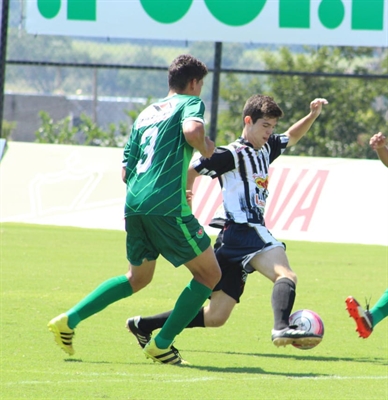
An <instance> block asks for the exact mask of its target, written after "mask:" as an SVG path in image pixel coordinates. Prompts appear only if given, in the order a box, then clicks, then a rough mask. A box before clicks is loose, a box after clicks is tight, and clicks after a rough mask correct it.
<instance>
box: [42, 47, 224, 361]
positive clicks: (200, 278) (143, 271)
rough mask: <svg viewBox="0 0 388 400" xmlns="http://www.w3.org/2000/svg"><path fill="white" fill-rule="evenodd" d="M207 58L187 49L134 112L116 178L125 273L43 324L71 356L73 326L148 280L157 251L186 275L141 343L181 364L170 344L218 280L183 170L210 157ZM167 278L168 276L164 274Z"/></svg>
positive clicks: (153, 354) (155, 356)
mask: <svg viewBox="0 0 388 400" xmlns="http://www.w3.org/2000/svg"><path fill="white" fill-rule="evenodd" d="M207 72H208V71H207V68H206V66H205V64H203V63H202V62H201V61H199V60H197V59H196V58H194V57H192V56H191V55H187V54H184V55H181V56H179V57H177V58H176V59H175V60H174V61H173V62H172V64H171V65H170V67H169V75H168V83H169V93H168V95H167V97H166V98H164V99H162V100H160V101H157V102H155V103H154V104H152V105H150V106H149V107H147V108H146V109H145V110H144V111H142V112H141V113H140V115H139V116H138V118H137V119H136V121H135V122H134V125H133V128H132V131H131V134H130V137H129V141H128V143H127V145H126V146H125V149H124V159H123V170H122V178H123V181H124V182H125V183H126V184H127V196H126V201H125V230H126V232H127V239H126V246H127V259H128V261H129V271H128V273H126V274H125V275H121V276H117V277H114V278H112V279H109V280H107V281H105V282H103V283H102V284H101V285H100V286H98V287H97V288H96V289H95V290H94V291H93V292H91V293H90V294H89V295H88V296H87V297H85V298H84V299H83V300H81V301H80V302H79V303H78V304H76V305H75V306H74V307H73V308H71V309H70V310H68V311H67V312H66V313H63V314H60V315H59V316H58V317H56V318H54V319H52V320H51V321H50V322H49V324H48V327H49V329H50V331H52V332H53V333H54V338H55V341H56V342H57V344H58V345H59V346H60V347H61V348H62V349H63V350H64V351H65V352H66V353H68V354H70V355H72V354H74V349H73V346H72V339H73V335H74V328H75V327H76V326H77V325H78V324H79V323H80V322H81V321H82V320H84V319H86V318H88V317H90V316H91V315H93V314H95V313H97V312H99V311H101V310H102V309H104V308H105V307H107V306H108V305H109V304H112V303H114V302H116V301H118V300H120V299H122V298H125V297H129V296H131V295H132V294H134V293H136V292H138V291H139V290H141V289H143V288H144V287H145V286H147V285H148V284H149V283H150V282H151V280H152V277H153V274H154V271H155V266H156V259H157V258H158V257H159V255H163V256H164V258H166V259H167V260H168V261H170V262H171V263H172V264H173V265H174V266H175V267H178V266H180V265H182V264H184V265H185V266H186V267H187V268H188V269H189V271H190V272H191V274H192V275H193V278H192V280H191V281H190V282H189V283H188V285H187V286H186V287H185V288H184V290H183V292H182V293H181V295H180V296H179V298H178V300H177V302H176V304H175V308H174V310H173V313H171V315H170V317H169V318H168V319H167V320H166V323H165V324H164V326H163V329H162V330H161V331H160V332H159V333H158V335H157V336H156V337H155V338H153V339H152V340H150V342H149V343H147V344H146V345H145V346H144V353H145V355H146V357H147V358H151V359H152V360H154V361H156V362H159V363H164V364H183V363H185V361H184V360H183V359H182V358H181V356H180V354H179V352H178V351H177V350H176V348H175V347H174V346H172V343H173V341H174V339H175V337H176V336H177V335H178V334H179V333H180V332H181V331H182V330H183V329H184V328H185V327H186V326H187V324H188V323H189V322H190V321H191V320H192V319H193V318H194V317H195V315H196V314H197V313H198V311H199V310H200V308H201V306H202V305H203V303H204V302H205V300H206V299H207V298H208V297H209V295H210V294H211V291H212V289H213V288H214V286H215V285H216V283H217V282H218V281H219V280H220V277H221V271H220V267H219V265H218V263H217V260H216V257H215V255H214V251H213V249H212V247H211V242H210V238H209V237H208V235H207V234H206V232H205V231H204V229H203V227H202V226H201V225H200V224H199V222H198V221H197V219H196V218H195V217H194V216H193V215H192V212H191V208H190V206H189V204H188V202H187V199H186V186H187V171H188V166H189V163H190V160H191V158H192V155H193V149H196V150H197V151H199V153H200V154H201V155H202V156H203V157H205V158H208V157H211V155H212V154H213V152H214V149H215V146H214V143H213V142H212V141H211V140H210V139H209V138H208V137H206V136H205V130H204V112H205V106H204V103H203V102H202V100H201V99H200V98H199V96H200V94H201V90H202V86H203V79H204V77H205V76H206V75H207ZM167 279H168V275H167Z"/></svg>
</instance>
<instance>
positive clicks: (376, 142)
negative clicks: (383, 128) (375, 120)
mask: <svg viewBox="0 0 388 400" xmlns="http://www.w3.org/2000/svg"><path fill="white" fill-rule="evenodd" d="M369 144H370V147H372V149H373V150H377V149H381V148H382V147H384V146H386V145H387V138H386V137H385V136H384V135H383V134H382V133H381V132H379V133H376V134H375V135H373V136H372V137H371V138H370V140H369Z"/></svg>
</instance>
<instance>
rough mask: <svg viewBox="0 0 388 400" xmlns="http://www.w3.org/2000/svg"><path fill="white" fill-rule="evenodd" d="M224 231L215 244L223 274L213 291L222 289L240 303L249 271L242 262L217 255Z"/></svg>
mask: <svg viewBox="0 0 388 400" xmlns="http://www.w3.org/2000/svg"><path fill="white" fill-rule="evenodd" d="M223 233H224V231H223V230H221V231H220V233H219V234H218V236H217V239H216V242H215V244H214V251H215V254H216V258H217V261H218V263H219V265H220V268H221V273H222V275H221V279H220V281H219V282H218V283H217V285H216V286H215V287H214V289H213V292H218V291H219V290H222V291H223V292H225V293H226V294H227V295H228V296H230V297H232V298H233V299H234V300H236V302H237V303H239V302H240V297H241V295H242V294H243V293H244V288H245V283H246V280H247V277H248V273H247V272H246V271H245V270H244V269H243V268H242V266H241V263H232V262H229V261H228V260H225V259H224V258H223V257H219V256H218V255H217V253H218V251H217V250H218V249H219V248H220V247H221V244H222V238H223Z"/></svg>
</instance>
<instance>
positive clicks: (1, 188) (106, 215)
mask: <svg viewBox="0 0 388 400" xmlns="http://www.w3.org/2000/svg"><path fill="white" fill-rule="evenodd" d="M121 160H122V150H121V149H117V148H96V147H86V146H66V145H49V144H35V143H19V142H9V143H8V148H7V150H6V152H5V154H4V156H3V159H2V160H1V163H0V222H23V223H36V224H47V225H60V226H76V227H83V228H100V229H117V230H124V220H123V211H124V197H125V185H124V183H123V182H122V181H121ZM26 164H28V165H26ZM387 183H388V168H386V167H384V166H383V164H382V163H381V162H380V161H377V160H351V159H338V158H314V157H295V156H281V157H279V158H278V159H277V160H276V161H275V162H274V163H273V164H272V167H271V170H270V182H269V191H270V195H269V201H268V203H267V209H266V224H267V227H268V229H269V230H270V231H271V232H272V233H273V234H274V236H275V237H277V238H278V239H283V240H286V239H289V240H304V241H314V242H336V243H359V244H377V245H388V207H387V205H388V184H387ZM194 193H195V196H194V203H193V212H194V214H195V215H196V217H197V218H198V219H199V220H200V222H201V223H202V224H203V225H204V226H205V227H206V226H207V224H208V223H209V221H210V219H211V218H212V217H213V214H214V212H215V210H216V209H217V208H218V206H219V205H220V204H221V201H222V195H221V191H220V187H219V184H218V181H217V180H212V179H210V178H208V177H200V178H198V179H197V180H196V183H195V187H194ZM209 232H210V230H209ZM211 233H214V232H211Z"/></svg>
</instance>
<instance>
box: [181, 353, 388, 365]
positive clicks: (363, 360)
mask: <svg viewBox="0 0 388 400" xmlns="http://www.w3.org/2000/svg"><path fill="white" fill-rule="evenodd" d="M301 351H303V350H301ZM304 351H306V350H304ZM185 353H213V354H227V355H238V356H252V357H266V358H279V359H281V358H283V359H288V360H290V359H293V360H299V361H324V362H327V361H334V362H339V361H349V362H360V363H373V364H376V363H379V364H381V365H388V360H387V359H386V358H376V357H374V358H366V357H365V358H364V357H363V358H357V357H354V358H352V357H330V356H328V357H325V356H314V355H309V354H307V353H306V355H305V354H301V355H297V354H295V355H294V354H275V353H271V354H266V353H242V352H235V351H224V352H219V351H200V350H185Z"/></svg>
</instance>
